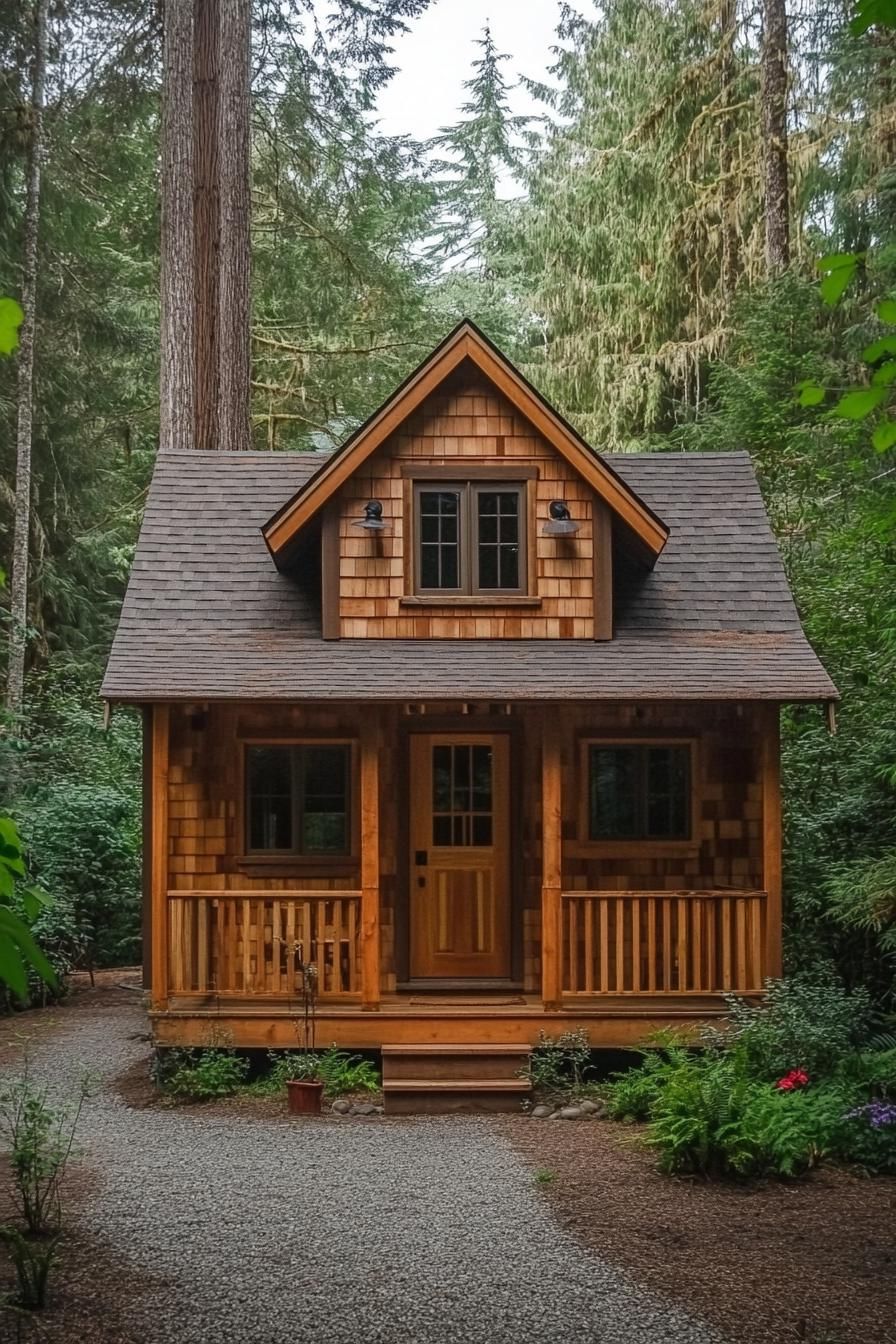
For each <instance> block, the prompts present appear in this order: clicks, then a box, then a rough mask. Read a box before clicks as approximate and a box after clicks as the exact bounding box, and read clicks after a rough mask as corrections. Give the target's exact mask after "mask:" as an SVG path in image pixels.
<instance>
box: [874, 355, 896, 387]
mask: <svg viewBox="0 0 896 1344" xmlns="http://www.w3.org/2000/svg"><path fill="white" fill-rule="evenodd" d="M894 379H896V359H888V360H887V362H886V364H881V366H880V368H879V369H875V370H874V373H873V374H872V375H871V386H872V387H889V386H890V384H891V383H892V382H893V380H894Z"/></svg>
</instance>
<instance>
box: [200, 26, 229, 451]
mask: <svg viewBox="0 0 896 1344" xmlns="http://www.w3.org/2000/svg"><path fill="white" fill-rule="evenodd" d="M234 2H235V0H223V3H222V0H195V10H194V16H195V17H194V22H195V44H194V48H193V188H194V195H193V201H194V207H193V227H194V230H195V233H194V247H195V251H194V254H193V267H194V277H195V278H194V290H193V294H194V301H195V304H196V330H195V341H196V349H195V361H196V363H195V370H196V431H195V439H194V442H193V447H194V448H199V449H209V448H217V447H219V446H220V445H219V442H218V268H219V261H220V257H219V249H220V238H221V235H220V215H219V211H220V191H219V158H218V100H219V96H220V88H219V79H218V72H219V66H220V61H219V52H218V45H219V41H220V33H221V16H220V11H221V10H222V9H223V10H224V11H225V12H226V11H227V9H229V7H230V5H231V4H233V3H234Z"/></svg>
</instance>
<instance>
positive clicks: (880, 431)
mask: <svg viewBox="0 0 896 1344" xmlns="http://www.w3.org/2000/svg"><path fill="white" fill-rule="evenodd" d="M871 442H872V443H873V444H874V446H875V448H876V449H877V451H878V452H879V453H885V452H886V451H887V449H888V448H892V447H893V445H894V443H896V420H882V421H881V422H880V424H879V425H878V426H877V427H876V428H875V431H874V433H873V434H872V435H871Z"/></svg>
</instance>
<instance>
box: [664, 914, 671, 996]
mask: <svg viewBox="0 0 896 1344" xmlns="http://www.w3.org/2000/svg"><path fill="white" fill-rule="evenodd" d="M671 988H672V902H671V900H670V899H669V897H668V896H665V897H663V989H664V990H666V991H667V992H668V991H669V990H670V989H671Z"/></svg>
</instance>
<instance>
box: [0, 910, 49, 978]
mask: <svg viewBox="0 0 896 1344" xmlns="http://www.w3.org/2000/svg"><path fill="white" fill-rule="evenodd" d="M10 944H12V945H13V950H14V951H17V952H18V954H19V957H18V959H19V961H20V962H21V961H25V962H27V963H28V964H29V965H31V966H32V967H33V968H34V970H35V971H36V972H37V974H38V975H39V976H40V978H41V980H43V981H44V982H45V984H48V985H55V984H56V972H55V971H54V970H53V967H52V966H51V965H50V963H49V962H48V961H47V959H46V957H45V956H44V954H43V952H41V950H40V948H39V947H38V945H37V943H36V942H35V941H34V937H33V935H32V933H31V930H30V929H29V928H28V926H27V924H25V923H23V921H22V920H21V919H19V917H18V915H14V914H13V913H12V911H11V910H6V909H4V908H3V907H0V959H2V954H3V950H4V949H5V948H7V947H8V946H9V945H10ZM9 960H10V962H11V960H12V959H11V958H10V959H9ZM13 974H15V968H14V967H13ZM2 976H3V973H2V971H0V978H2ZM7 983H9V984H11V985H13V988H15V983H14V981H12V980H10V981H8V982H7ZM27 989H28V986H27V981H25V982H24V988H23V990H22V997H23V998H24V997H25V994H26V993H27ZM17 992H18V991H17Z"/></svg>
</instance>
